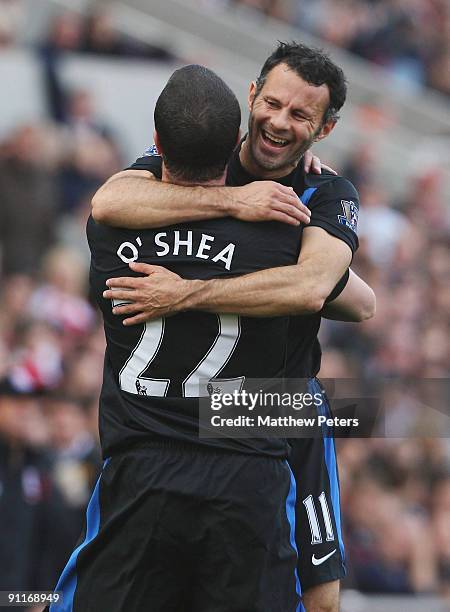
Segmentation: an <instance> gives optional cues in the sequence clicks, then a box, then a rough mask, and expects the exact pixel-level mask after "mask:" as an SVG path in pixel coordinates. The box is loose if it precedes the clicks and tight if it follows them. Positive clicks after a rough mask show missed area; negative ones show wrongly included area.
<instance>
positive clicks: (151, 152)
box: [142, 144, 159, 157]
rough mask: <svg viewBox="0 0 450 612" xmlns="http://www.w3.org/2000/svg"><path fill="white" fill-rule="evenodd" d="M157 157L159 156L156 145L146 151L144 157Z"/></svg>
mask: <svg viewBox="0 0 450 612" xmlns="http://www.w3.org/2000/svg"><path fill="white" fill-rule="evenodd" d="M157 155H159V153H158V149H157V148H156V145H154V144H153V145H152V146H151V147H149V148H148V149H147V150H146V151H144V153H143V154H142V157H155V156H157Z"/></svg>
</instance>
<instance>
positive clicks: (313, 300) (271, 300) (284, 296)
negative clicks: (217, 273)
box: [177, 264, 326, 317]
mask: <svg viewBox="0 0 450 612" xmlns="http://www.w3.org/2000/svg"><path fill="white" fill-rule="evenodd" d="M300 278H301V282H300ZM316 280H317V279H316ZM316 280H315V279H314V277H313V275H312V274H310V273H309V270H308V269H307V268H306V267H305V269H302V266H300V265H298V264H297V265H294V266H286V267H283V268H272V269H270V270H262V271H260V272H254V273H253V274H247V275H245V276H240V277H236V278H231V279H213V280H209V281H198V280H194V281H185V283H186V285H185V289H184V292H185V296H184V298H183V299H182V300H181V302H180V303H179V304H178V307H177V309H178V310H203V311H209V312H233V313H237V314H241V315H246V316H252V317H266V316H267V317H269V316H281V315H302V314H311V313H314V312H319V311H320V310H321V308H322V307H323V304H324V299H325V297H326V296H325V295H320V294H319V292H318V291H317V290H316V287H317V282H316Z"/></svg>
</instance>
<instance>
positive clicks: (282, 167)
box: [247, 114, 320, 176]
mask: <svg viewBox="0 0 450 612" xmlns="http://www.w3.org/2000/svg"><path fill="white" fill-rule="evenodd" d="M259 131H260V130H259V127H258V126H256V125H255V124H254V122H252V116H251V114H250V117H249V120H248V136H247V138H248V139H249V145H250V146H249V150H250V154H251V157H252V161H253V163H254V164H255V166H257V167H258V168H260V169H261V174H264V172H270V173H273V172H275V171H277V170H279V171H280V176H284V175H285V174H289V173H290V172H291V171H292V170H293V169H294V168H295V167H296V166H297V164H298V163H299V161H300V160H301V158H302V157H303V155H304V154H305V153H306V151H307V150H308V149H309V148H310V147H311V145H312V144H313V143H314V141H315V138H316V136H317V132H315V133H314V134H313V135H312V136H311V138H309V139H308V140H307V141H306V142H303V143H302V145H301V146H299V147H298V149H297V150H296V151H293V153H292V155H291V156H290V157H288V158H285V159H283V160H282V161H279V160H278V158H277V157H275V158H274V159H267V158H261V156H259V155H258V147H257V145H256V144H255V143H254V139H253V138H254V137H257V134H258V132H259ZM318 131H320V130H318ZM282 151H283V149H280V153H281V152H282Z"/></svg>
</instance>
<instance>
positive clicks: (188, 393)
mask: <svg viewBox="0 0 450 612" xmlns="http://www.w3.org/2000/svg"><path fill="white" fill-rule="evenodd" d="M149 159H150V158H149ZM87 235H88V241H89V246H90V249H91V270H90V283H91V289H92V291H93V294H94V296H95V299H96V301H97V302H98V304H99V306H100V308H101V311H102V314H103V318H104V326H105V335H106V342H107V348H106V355H105V367H104V380H103V386H102V391H101V398H100V436H101V443H102V449H103V454H104V455H105V456H109V455H111V454H112V453H114V452H117V451H119V450H121V449H123V448H129V446H130V444H133V443H135V442H138V443H139V442H146V441H147V440H152V439H161V438H164V439H171V440H177V441H179V442H187V443H195V444H203V445H207V446H213V447H216V448H221V449H227V450H233V451H238V452H244V453H252V454H260V455H270V456H276V457H285V456H286V455H287V446H286V443H285V441H284V440H280V439H270V440H269V439H251V440H248V439H245V440H244V439H236V440H234V439H228V438H216V439H208V438H199V434H198V426H199V423H198V397H202V396H206V397H207V396H208V394H210V393H211V391H215V392H217V390H218V389H219V390H220V391H223V392H228V393H233V391H235V390H240V389H242V388H243V386H244V385H245V381H246V380H248V379H254V378H260V379H273V378H282V377H284V376H285V374H286V372H285V360H286V343H287V337H288V327H289V319H288V317H270V318H251V317H241V316H238V315H234V314H214V313H204V312H185V313H180V314H177V315H175V316H171V317H167V318H163V319H158V320H154V321H150V322H148V323H146V324H145V325H136V326H129V327H125V326H123V324H122V320H123V317H119V316H116V315H113V314H112V306H113V305H114V304H112V303H111V301H110V300H106V299H104V298H103V297H102V293H103V291H104V290H105V287H106V285H105V283H106V280H107V279H108V278H112V277H119V276H130V275H132V272H131V271H130V269H129V267H128V263H129V262H130V261H132V260H137V261H139V262H146V263H151V264H156V265H160V266H164V267H166V268H168V269H170V270H172V271H173V272H176V273H177V274H179V275H181V276H182V277H184V278H190V279H194V278H195V279H211V278H226V277H231V276H236V275H242V274H246V273H249V272H255V271H257V270H261V269H264V268H268V267H273V266H284V265H292V264H294V263H295V262H296V261H297V258H298V254H299V248H300V229H299V228H297V227H293V226H288V225H286V224H282V223H276V222H273V223H255V224H251V223H245V222H242V221H239V220H237V219H233V218H230V217H227V218H225V219H215V220H208V221H198V222H195V223H184V224H183V223H182V224H177V225H172V226H167V227H163V228H158V229H147V230H126V229H117V228H111V227H106V226H102V225H100V224H97V223H96V222H95V221H94V220H93V219H92V218H90V219H89V221H88V225H87Z"/></svg>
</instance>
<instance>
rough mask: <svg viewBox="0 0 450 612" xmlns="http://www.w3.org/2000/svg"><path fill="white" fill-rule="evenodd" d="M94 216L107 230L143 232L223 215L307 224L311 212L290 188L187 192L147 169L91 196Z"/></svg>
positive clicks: (262, 184) (265, 184) (127, 173)
mask: <svg viewBox="0 0 450 612" xmlns="http://www.w3.org/2000/svg"><path fill="white" fill-rule="evenodd" d="M92 216H93V218H94V219H95V221H97V222H98V223H103V224H105V225H112V226H115V227H127V228H130V229H142V228H152V227H163V226H165V225H172V224H175V223H183V222H186V221H198V220H203V219H216V218H219V217H226V216H232V217H236V218H237V219H241V220H242V221H281V222H284V223H288V224H290V225H299V224H300V223H309V218H310V216H311V212H310V210H309V209H308V208H307V207H306V206H304V205H303V204H302V202H301V201H300V199H299V198H298V196H297V195H296V193H295V192H294V190H293V189H292V187H286V186H285V185H280V184H279V183H276V182H274V181H257V182H254V183H249V184H248V185H244V186H242V187H204V186H200V185H196V186H189V187H187V186H181V185H174V184H172V183H166V182H162V181H159V180H157V179H156V178H155V177H154V175H153V174H152V173H151V172H148V171H147V170H124V171H123V172H119V173H118V174H115V175H114V176H112V177H111V178H110V179H108V180H107V181H106V183H105V184H104V185H102V187H100V189H99V190H98V191H97V193H96V194H95V195H94V197H93V199H92Z"/></svg>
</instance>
